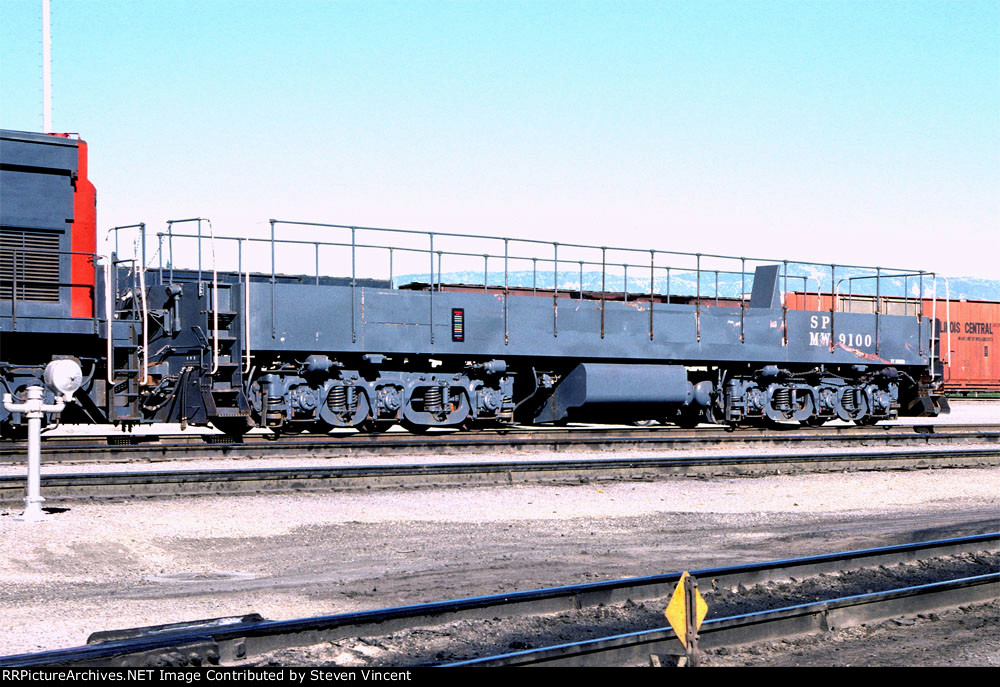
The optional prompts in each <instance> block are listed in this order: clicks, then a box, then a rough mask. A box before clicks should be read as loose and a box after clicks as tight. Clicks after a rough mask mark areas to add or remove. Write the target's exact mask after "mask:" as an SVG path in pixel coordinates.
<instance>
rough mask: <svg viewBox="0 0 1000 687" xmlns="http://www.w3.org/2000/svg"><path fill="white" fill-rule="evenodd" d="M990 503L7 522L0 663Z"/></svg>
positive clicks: (500, 508)
mask: <svg viewBox="0 0 1000 687" xmlns="http://www.w3.org/2000/svg"><path fill="white" fill-rule="evenodd" d="M998 501H1000V470H997V469H952V470H928V471H915V472H886V473H881V472H870V473H838V474H817V475H795V476H770V477H759V478H731V479H712V480H707V479H690V478H671V479H665V480H661V481H656V482H642V483H615V484H609V485H604V486H597V485H576V486H559V487H531V486H510V487H496V488H474V489H425V490H414V491H398V492H390V491H383V492H372V493H368V494H364V493H352V494H344V493H339V494H323V493H308V494H297V495H296V494H289V495H259V496H248V497H198V498H178V499H172V500H156V501H144V500H129V501H127V502H107V503H94V504H87V503H84V504H73V505H71V506H70V507H69V509H68V510H65V511H63V512H58V513H55V514H53V515H52V516H51V517H50V518H49V519H48V521H47V522H44V523H41V524H31V523H22V522H15V520H14V517H13V516H15V515H16V514H17V513H18V512H19V511H20V509H16V510H14V509H7V510H3V511H0V541H2V542H3V555H2V557H0V654H14V653H20V652H28V651H37V650H42V649H53V648H61V647H67V646H74V645H79V644H82V643H83V642H84V641H85V640H86V637H87V636H88V635H89V634H90V633H91V632H94V631H97V630H106V629H113V628H122V627H134V626H142V625H152V624H159V623H168V622H178V621H185V620H194V619H199V618H210V617H219V616H227V615H239V614H244V613H250V612H258V613H260V614H261V615H263V616H265V617H269V618H273V619H284V618H294V617H302V616H311V615H321V614H329V613H343V612H349V611H355V610H362V609H371V608H379V607H387V606H395V605H404V604H409V603H419V602H427V601H438V600H442V599H447V598H457V597H463V596H472V595H478V594H489V593H496V592H502V591H510V590H515V589H530V588H535V587H544V586H553V585H558V584H571V583H575V582H585V581H591V580H595V579H611V578H620V577H631V576H638V575H647V574H655V573H663V572H671V571H676V570H683V569H697V568H703V567H712V566H723V565H734V564H738V563H747V562H754V561H763V560H771V559H777V558H785V557H791V556H801V555H810V554H818V553H828V552H833V551H841V550H848V549H858V548H867V547H873V546H881V545H886V544H895V543H903V542H907V541H917V540H929V539H938V538H944V537H949V536H960V535H965V534H977V533H982V532H987V531H993V530H996V529H1000V528H998V513H1000V503H998ZM46 505H47V506H58V505H59V504H55V503H47V504H46Z"/></svg>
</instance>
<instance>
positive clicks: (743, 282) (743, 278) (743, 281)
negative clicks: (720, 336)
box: [740, 257, 747, 344]
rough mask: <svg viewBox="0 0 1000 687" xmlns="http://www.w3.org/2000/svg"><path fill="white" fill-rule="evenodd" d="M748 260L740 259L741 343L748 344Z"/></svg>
mask: <svg viewBox="0 0 1000 687" xmlns="http://www.w3.org/2000/svg"><path fill="white" fill-rule="evenodd" d="M746 294H747V259H746V258H742V257H741V258H740V343H741V344H744V343H746V342H747V337H746V313H747V298H746Z"/></svg>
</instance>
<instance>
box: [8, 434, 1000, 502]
mask: <svg viewBox="0 0 1000 687" xmlns="http://www.w3.org/2000/svg"><path fill="white" fill-rule="evenodd" d="M995 465H1000V444H997V445H993V446H991V447H985V448H978V447H977V448H930V449H927V448H924V449H907V450H891V451H863V452H847V453H831V452H821V453H798V452H797V453H776V454H763V453H761V454H747V453H739V454H729V455H707V456H698V455H695V456H683V457H669V456H668V457H648V458H646V457H643V458H593V459H583V460H541V461H528V460H524V461H504V462H464V463H438V464H434V463H427V464H410V465H392V464H390V465H367V466H344V467H272V468H236V469H211V470H157V471H153V470H145V471H130V472H121V471H113V472H111V471H109V472H91V473H70V474H66V473H63V474H59V473H53V474H47V475H43V476H42V480H41V490H42V496H43V497H44V498H45V499H46V500H47V501H49V502H50V503H52V502H60V501H71V500H82V499H108V498H131V497H157V496H159V497H163V496H168V497H176V496H197V495H217V494H247V493H261V492H288V491H351V490H371V489H407V488H411V489H412V488H420V487H433V488H440V487H468V486H497V485H512V484H585V483H590V482H601V481H636V480H638V481H652V480H655V479H658V478H662V477H667V476H676V475H689V476H712V475H715V476H719V475H722V476H732V475H750V474H773V473H791V472H823V471H843V470H875V469H925V468H932V467H983V466H995ZM25 481H26V477H24V476H21V475H4V476H0V504H16V503H20V502H21V501H22V500H23V498H24V490H25Z"/></svg>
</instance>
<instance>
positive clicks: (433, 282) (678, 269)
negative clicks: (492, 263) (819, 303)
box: [157, 233, 895, 299]
mask: <svg viewBox="0 0 1000 687" xmlns="http://www.w3.org/2000/svg"><path fill="white" fill-rule="evenodd" d="M157 236H158V237H163V236H167V234H164V233H160V234H157ZM172 236H173V238H177V239H199V238H200V237H199V236H197V235H195V234H179V233H174V234H173V235H172ZM215 240H216V241H233V242H237V243H238V245H239V246H240V250H239V253H238V258H237V260H238V263H237V273H242V272H244V266H243V258H242V255H243V250H242V244H243V243H266V244H271V243H272V241H271V239H266V238H253V237H235V236H216V237H215ZM273 243H275V244H285V245H299V246H313V247H315V248H316V249H317V250H316V253H317V255H318V249H319V247H321V246H327V247H331V248H351V247H353V248H356V249H360V248H364V249H374V250H385V251H387V252H389V253H390V257H391V255H392V253H394V252H397V251H401V252H409V253H432V254H436V255H437V256H438V257H441V256H442V255H449V256H455V257H463V258H484V260H488V259H489V258H495V259H498V260H500V259H503V260H504V261H505V262H510V261H514V260H522V261H529V260H530V261H532V263H534V264H537V263H539V262H540V263H552V264H553V265H554V264H555V263H556V262H560V263H565V262H567V261H566V260H557V259H556V258H540V257H529V256H516V255H515V256H511V255H507V256H504V255H493V254H489V253H472V252H465V251H445V250H433V251H431V250H430V249H429V248H412V247H407V246H382V245H377V244H368V243H354V244H351V243H346V242H338V241H305V240H300V239H275V240H274V241H273ZM560 245H562V244H560ZM609 250H610V249H609ZM648 252H657V251H648ZM572 262H574V263H576V264H578V265H580V266H581V267H583V266H586V265H593V266H601V265H602V264H603V265H604V266H605V267H607V268H616V267H617V268H623V269H625V270H627V268H630V267H633V268H637V269H646V268H650V267H652V269H654V270H671V271H673V273H674V274H675V275H677V274H682V275H688V276H692V277H697V275H698V270H697V269H696V268H695V267H686V266H681V265H662V264H659V265H657V264H654V265H641V264H638V263H625V262H605V263H600V262H597V261H592V260H573V261H572ZM316 265H317V269H316V271H315V272H314V274H313V277H314V278H315V279H316V284H319V268H318V265H319V261H318V258H317V260H316ZM392 265H393V263H392V261H391V259H390V263H389V282H390V284H393V282H394V281H395V275H394V274H393V271H392ZM509 272H510V270H509V269H508V270H504V274H505V275H507V274H509ZM701 272H703V273H710V274H715V275H716V276H717V275H720V274H728V275H743V276H747V275H749V276H751V277H752V276H753V274H754V273H753V272H747V271H739V270H721V269H703V270H701ZM282 274H286V273H281V272H277V271H275V272H274V273H273V275H272V276H274V277H275V278H276V277H278V276H279V275H282ZM435 275H436V277H437V279H435ZM286 276H290V275H286ZM484 276H485V277H486V278H485V279H484V284H483V285H484V286H488V285H489V278H488V271H484ZM893 276H895V275H893ZM787 278H788V279H794V280H801V281H802V284H803V289H806V288H807V284H808V282H810V281H814V282H816V293H817V295H818V294H820V293H821V291H822V284H821V281H820V280H819V279H818V278H817V277H815V276H812V275H806V274H789V275H787ZM625 279H627V272H626V273H625ZM429 280H430V286H431V287H432V288H433V289H434V290H435V291H440V290H441V286H442V284H441V282H440V281H439V280H440V272H439V271H438V272H435V273H433V274H432V275H429ZM560 283H561V282H560ZM496 286H500V284H499V283H498V284H496ZM508 286H509V285H508ZM580 286H581V287H582V281H581V283H580ZM624 286H625V287H627V281H626V282H625V284H624ZM716 287H718V283H716ZM393 288H395V287H393ZM553 288H555V285H554V286H553ZM629 293H631V291H629ZM657 293H658V294H659V295H683V294H672V293H669V291H668V292H667V293H662V292H656V293H654V296H655V295H656V294H657ZM744 296H745V287H742V288H741V293H740V297H741V298H743V297H744ZM713 297H714V298H716V299H718V298H721V297H723V296H722V294H721V293H720V292H719V291H718V288H717V289H716V293H715V295H714V296H713Z"/></svg>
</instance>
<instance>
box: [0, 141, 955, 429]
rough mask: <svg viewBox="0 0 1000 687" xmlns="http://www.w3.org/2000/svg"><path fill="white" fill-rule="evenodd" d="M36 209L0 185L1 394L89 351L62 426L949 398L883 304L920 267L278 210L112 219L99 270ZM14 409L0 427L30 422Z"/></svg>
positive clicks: (617, 419) (757, 409)
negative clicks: (52, 276) (222, 218)
mask: <svg viewBox="0 0 1000 687" xmlns="http://www.w3.org/2000/svg"><path fill="white" fill-rule="evenodd" d="M4 135H5V136H10V137H15V138H16V137H17V136H20V139H19V140H21V141H22V142H23V141H28V142H29V143H30V142H31V141H34V142H35V143H34V144H35V145H37V146H39V150H41V149H42V148H41V147H42V146H45V145H47V142H46V141H45V140H44V137H41V136H38V135H20V134H19V133H18V132H4ZM4 148H5V149H6V146H5V147H4ZM43 152H44V151H43ZM5 155H6V153H5ZM42 157H44V155H42ZM27 167H30V165H29V166H27ZM36 167H39V169H28V168H25V165H21V166H17V165H14V164H13V163H8V161H7V158H6V157H4V173H5V174H7V173H8V170H12V172H13V173H17V174H19V175H21V177H19V183H18V185H17V186H15V187H12V188H15V189H16V193H18V194H32V195H31V200H30V202H29V203H27V204H28V205H31V204H32V203H37V202H40V199H41V198H42V196H46V194H49V195H52V196H53V197H55V198H56V199H57V200H59V202H61V203H63V204H65V203H66V202H71V201H72V199H73V198H74V195H73V194H76V193H77V192H78V191H77V189H76V188H74V187H72V186H67V187H65V188H63V187H61V186H60V187H57V188H53V187H51V185H50V184H49V185H46V184H48V183H49V182H50V181H51V180H50V179H49V178H48V176H46V175H47V174H49V172H46V171H44V169H41V167H44V165H36ZM25 204H26V203H25V202H24V199H23V198H22V199H21V200H19V201H18V203H11V204H9V203H8V202H6V196H5V203H4V206H3V207H4V209H3V213H2V216H0V219H2V225H3V226H2V233H0V237H2V238H3V241H4V243H3V247H2V251H3V252H2V253H0V256H2V260H0V336H2V342H0V344H2V347H0V386H2V387H3V389H2V391H5V392H10V393H14V394H15V395H17V394H21V393H23V390H24V388H25V387H26V386H27V385H29V384H32V383H36V381H37V380H39V379H40V378H41V374H42V370H43V369H44V365H45V364H46V363H47V362H49V361H50V360H51V359H52V358H58V357H68V358H75V359H77V360H78V362H79V363H80V365H81V368H82V370H83V372H84V377H85V384H84V385H83V387H82V388H81V389H80V391H78V392H77V400H78V404H77V407H76V409H75V410H73V411H69V412H68V413H67V418H66V421H75V422H93V423H113V424H119V425H125V426H134V425H137V424H140V423H150V422H176V423H180V424H182V425H186V424H195V425H208V424H212V425H215V426H216V427H218V428H220V429H222V430H224V431H226V432H228V433H230V434H232V435H235V436H239V435H242V434H243V433H245V432H246V431H248V430H249V429H251V428H254V427H266V428H269V429H270V430H272V431H273V432H274V434H275V436H278V435H281V434H294V433H299V432H303V431H309V432H327V431H330V430H331V429H334V428H356V429H358V430H361V431H365V432H379V431H384V430H385V429H388V428H389V427H391V426H393V425H395V424H399V425H402V426H403V427H405V428H407V429H409V430H410V431H414V432H422V431H425V430H427V429H429V428H432V427H453V428H462V429H475V428H479V427H485V426H498V425H509V424H512V423H521V424H541V423H565V422H570V421H583V422H596V423H621V422H633V421H639V420H659V421H661V422H669V423H676V424H678V425H682V426H692V425H695V424H697V423H699V422H711V423H721V424H728V425H732V426H743V425H754V424H762V423H802V424H808V425H818V424H822V423H823V422H826V421H827V420H831V419H840V420H846V421H851V422H855V423H858V424H874V423H876V422H878V421H880V420H888V419H893V418H895V417H897V416H900V415H936V414H938V413H940V412H947V409H948V406H947V401H946V400H945V399H944V397H943V396H942V395H941V394H940V392H939V389H940V383H941V365H940V362H939V360H938V353H939V334H938V332H939V331H940V328H941V325H940V323H939V321H938V320H937V318H935V317H926V316H925V315H923V314H920V308H916V309H915V312H916V313H918V314H915V315H890V314H886V313H885V312H883V309H882V308H880V307H879V301H880V298H882V297H883V296H888V294H889V293H890V292H892V290H893V289H896V290H898V289H899V286H898V285H899V283H900V282H901V280H905V281H906V283H907V289H909V290H914V289H915V293H913V294H912V298H913V299H914V301H915V302H916V301H918V300H919V299H921V298H926V296H927V293H928V289H929V288H930V286H931V285H932V284H933V282H934V279H935V276H934V275H933V274H931V273H928V272H923V271H918V270H890V269H885V268H880V267H863V266H844V265H830V264H825V265H814V264H808V263H800V262H792V261H786V260H777V261H774V260H764V259H752V258H745V257H737V258H732V257H727V256H721V255H715V254H685V253H679V252H674V251H670V250H660V249H651V250H636V249H616V248H610V247H604V246H585V245H581V244H564V243H554V242H546V241H540V240H525V239H515V238H502V237H501V238H497V237H487V236H476V235H472V234H455V233H450V234H445V233H436V232H429V231H405V230H397V229H380V228H373V227H359V226H350V225H338V224H318V223H306V222H285V221H278V220H270V221H269V223H268V224H267V226H268V227H269V233H268V234H267V235H265V236H260V237H247V236H243V237H231V236H216V235H215V232H214V231H213V229H212V226H211V223H210V222H209V221H208V220H205V219H202V218H193V219H184V220H175V221H172V222H169V223H168V224H167V227H166V230H165V231H162V232H159V233H157V234H155V235H152V234H151V232H148V231H147V229H146V227H145V225H142V224H137V225H133V226H129V227H115V228H114V229H113V230H112V231H113V235H114V237H115V245H116V249H115V252H114V253H113V254H112V255H111V256H109V257H102V256H99V255H97V254H96V253H95V252H94V251H93V250H90V251H89V252H88V251H78V252H79V253H86V255H84V258H85V262H86V264H87V265H88V270H89V271H88V270H83V269H81V268H80V267H79V266H78V265H76V263H74V262H73V260H72V257H73V255H74V252H73V250H72V246H74V245H78V244H67V245H66V246H64V245H62V244H59V245H57V244H56V243H51V245H50V244H45V243H38V242H37V241H36V242H35V243H30V242H28V240H27V238H26V237H28V233H30V232H36V233H37V232H42V233H47V234H46V235H49V234H51V235H53V236H54V235H55V234H57V233H59V232H60V231H62V232H64V233H65V232H66V231H67V229H66V226H64V225H65V224H66V222H65V218H62V219H63V225H59V226H55V225H53V226H47V227H26V226H22V225H23V224H24V221H22V219H21V218H19V217H14V216H13V215H12V214H11V213H9V212H8V210H7V208H8V207H24V206H25ZM50 224H51V223H50ZM56 224H58V222H57V223H56ZM69 225H70V226H72V221H70V222H69ZM76 229H77V228H73V231H76ZM184 230H187V231H186V232H185V231H184ZM91 231H96V230H94V229H92V230H91ZM18 232H20V233H18ZM126 234H128V235H129V236H130V239H129V241H123V242H122V244H121V245H119V241H118V239H119V237H120V236H124V235H126ZM317 236H318V238H317ZM28 238H30V237H28ZM133 240H134V242H133ZM79 245H82V244H79ZM87 245H88V246H92V245H94V243H91V244H87ZM123 245H129V246H134V251H133V252H134V253H135V254H134V255H125V253H128V252H129V251H127V250H123V249H122V246H123ZM67 248H68V251H67ZM67 252H68V253H70V255H69V256H65V255H64V253H67ZM282 252H285V253H287V254H290V255H291V256H292V261H291V263H290V264H291V265H293V266H292V267H291V268H289V264H282V260H281V259H280V254H282ZM289 252H290V253H289ZM67 258H69V259H67ZM45 261H48V262H47V263H46V262H45ZM226 261H228V262H226ZM445 261H447V262H448V264H449V266H452V267H451V268H450V271H449V272H444V271H443V270H442V265H443V263H444V262H445ZM285 262H286V263H289V261H288V260H286V261H285ZM42 263H45V264H50V265H52V266H54V267H53V269H57V270H59V277H58V279H59V282H57V284H58V289H56V291H55V292H56V293H57V298H56V300H55V301H52V299H53V295H52V293H53V290H52V289H49V290H48V291H46V292H45V293H46V294H47V295H46V298H48V299H49V300H48V301H45V302H42V301H40V300H39V297H38V296H36V295H35V294H36V291H34V290H32V289H30V288H28V287H27V284H28V283H33V282H38V281H44V279H41V278H40V273H37V274H36V273H35V272H33V271H32V270H33V269H34V267H33V266H34V265H37V264H42ZM222 263H225V264H222ZM181 264H183V265H184V267H183V268H182V267H180V266H179V265H181ZM252 265H256V266H255V267H251V266H252ZM304 265H305V266H307V267H305V266H304ZM404 265H409V266H410V268H411V271H410V273H403V274H401V272H403V269H401V268H402V267H403V266H404ZM414 265H419V266H421V267H420V268H419V269H421V270H424V271H419V272H413V271H412V268H413V266H414ZM74 269H75V270H76V271H75V272H74V271H73V270H74ZM84 272H87V275H88V278H87V279H86V280H84V281H85V283H84V285H83V286H78V285H77V284H76V281H75V280H77V279H81V277H80V275H82V274H83V273H84ZM810 283H811V284H813V285H814V286H815V291H816V292H817V294H827V295H829V296H830V297H829V298H826V299H824V298H819V297H817V298H816V299H815V302H816V303H817V308H819V305H820V304H824V303H826V304H830V307H829V308H827V309H817V310H804V309H790V308H789V307H788V301H787V298H786V296H787V294H790V293H792V292H793V290H794V289H796V288H800V290H801V286H802V285H808V284H810ZM845 284H849V285H850V293H851V294H858V293H861V292H866V293H870V294H872V295H873V296H874V302H875V307H874V308H873V310H874V312H871V313H857V312H851V311H850V309H840V308H839V307H838V306H837V304H838V303H840V302H842V301H843V299H842V298H841V297H840V295H841V292H842V291H846V289H845V287H844V285H845ZM862 285H864V286H863V287H862ZM910 285H919V286H913V287H912V288H911V286H910ZM80 288H83V289H85V290H86V293H87V300H86V303H87V306H88V307H87V308H86V309H87V312H86V313H84V312H82V309H81V306H80V305H79V301H81V297H80V296H79V295H77V296H76V298H77V302H76V303H73V302H70V301H71V299H72V298H73V295H74V292H75V291H76V290H78V289H80ZM900 297H902V298H903V299H904V300H905V299H907V298H909V297H911V294H910V293H909V291H904V292H903V293H902V295H901V296H900V294H898V293H897V294H895V295H894V296H893V298H894V299H895V300H896V301H898V300H899V298H900ZM50 301H52V302H50ZM4 413H6V411H0V420H2V421H3V427H4V429H5V433H6V434H8V435H10V434H11V433H13V428H14V426H15V425H16V424H17V422H18V421H19V418H17V417H16V416H14V415H11V414H9V413H8V414H4Z"/></svg>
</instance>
